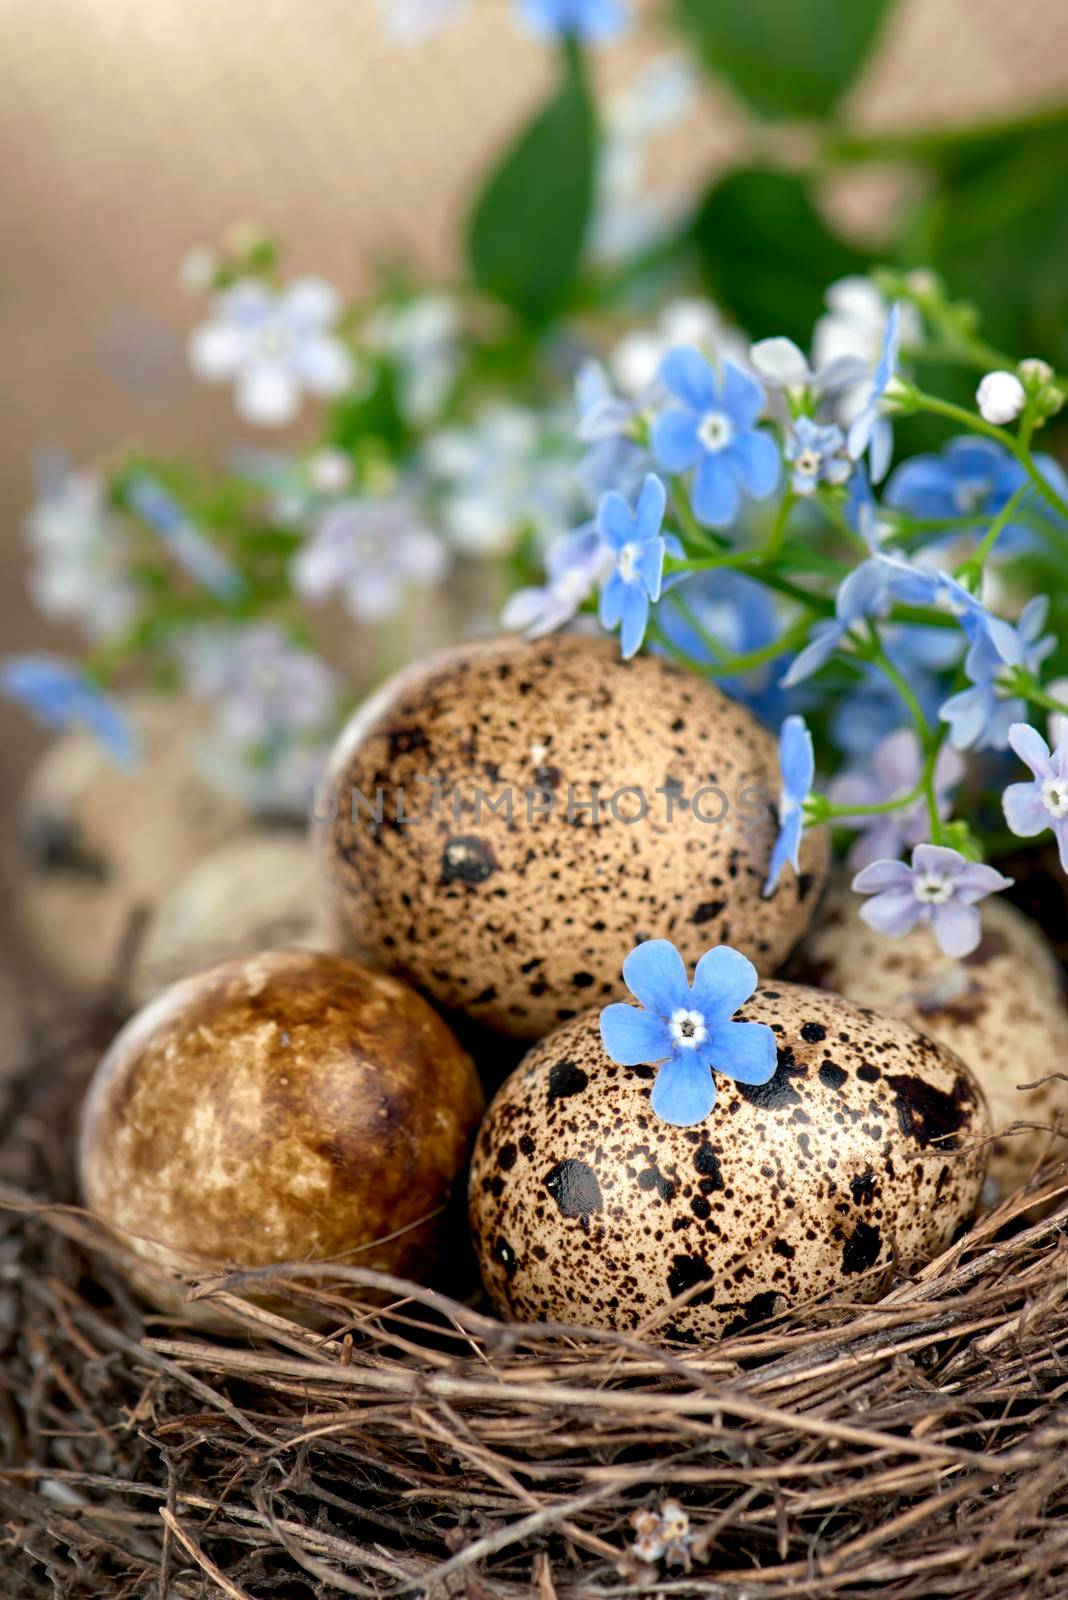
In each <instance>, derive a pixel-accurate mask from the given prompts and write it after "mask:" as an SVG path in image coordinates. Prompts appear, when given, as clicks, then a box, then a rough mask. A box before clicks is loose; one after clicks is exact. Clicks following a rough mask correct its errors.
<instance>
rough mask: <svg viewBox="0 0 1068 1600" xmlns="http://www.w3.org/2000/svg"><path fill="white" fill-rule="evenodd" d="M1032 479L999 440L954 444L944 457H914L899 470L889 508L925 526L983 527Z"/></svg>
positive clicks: (888, 492)
mask: <svg viewBox="0 0 1068 1600" xmlns="http://www.w3.org/2000/svg"><path fill="white" fill-rule="evenodd" d="M1025 477H1026V474H1025V473H1024V470H1023V468H1022V467H1021V466H1019V465H1018V464H1017V463H1016V462H1015V461H1013V459H1012V457H1011V456H1010V455H1009V453H1008V451H1007V450H1003V449H1002V447H1001V445H999V444H997V443H996V441H995V440H993V439H975V438H972V437H971V436H967V435H966V436H965V437H964V438H962V439H951V440H950V441H949V443H948V444H947V445H946V446H945V448H944V449H943V451H942V453H941V455H937V456H936V455H919V456H913V457H912V459H911V461H906V462H905V463H904V464H903V465H902V466H900V467H897V468H895V470H894V472H893V474H892V476H891V478H890V481H889V483H888V484H887V486H886V503H887V505H889V506H893V507H894V509H895V510H897V511H905V512H907V513H908V515H909V516H910V517H919V518H922V519H923V520H924V521H928V520H938V519H941V518H943V517H954V518H955V517H973V516H974V518H975V520H976V524H977V525H979V524H982V523H983V522H984V521H986V520H988V519H989V518H990V517H992V516H994V515H996V512H997V510H999V509H1000V507H1001V506H1003V505H1004V504H1005V501H1006V500H1007V499H1008V497H1009V495H1011V494H1012V493H1013V492H1014V491H1015V490H1016V489H1017V488H1018V487H1019V485H1020V483H1022V482H1023V481H1024V479H1025Z"/></svg>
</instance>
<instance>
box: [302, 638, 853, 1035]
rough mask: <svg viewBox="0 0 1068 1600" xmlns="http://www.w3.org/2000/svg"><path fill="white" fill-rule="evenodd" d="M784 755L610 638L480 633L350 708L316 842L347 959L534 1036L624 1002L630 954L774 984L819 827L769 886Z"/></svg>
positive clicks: (746, 718) (795, 928)
mask: <svg viewBox="0 0 1068 1600" xmlns="http://www.w3.org/2000/svg"><path fill="white" fill-rule="evenodd" d="M779 788H780V777H779V767H778V754H777V745H776V741H775V739H774V738H773V737H772V735H771V734H770V733H769V732H768V731H767V730H766V729H764V728H763V727H761V726H760V724H759V723H758V722H757V721H756V720H755V719H754V717H753V716H752V715H751V714H750V712H749V711H748V710H746V709H745V708H744V707H743V706H740V705H738V704H737V703H736V702H735V701H732V700H730V699H728V698H727V696H725V695H724V694H722V693H721V692H720V690H718V689H717V688H716V687H715V686H714V685H713V684H711V683H710V682H708V681H707V680H705V679H702V678H700V677H698V676H696V675H695V674H694V673H692V672H687V671H684V670H682V669H681V668H679V667H677V666H675V665H673V664H671V663H669V662H667V661H664V660H661V659H660V658H658V657H655V656H644V657H639V658H637V659H635V660H633V661H629V662H624V661H622V660H621V659H620V656H619V646H618V642H617V641H616V640H609V639H593V638H589V637H586V636H579V635H569V636H564V637H560V638H555V639H551V640H540V641H537V642H530V641H526V640H523V639H518V638H515V637H509V638H503V639H493V640H481V641H478V642H476V643H474V644H469V645H464V646H462V647H460V648H458V649H453V650H451V651H447V652H445V653H444V654H442V655H439V656H436V657H433V658H432V659H430V660H428V661H425V662H422V663H417V664H416V665H415V666H413V667H409V668H407V669H406V670H405V671H403V672H402V673H400V674H399V675H398V676H397V677H395V678H394V679H392V680H391V681H390V682H389V683H387V684H386V685H385V686H384V687H383V688H382V689H381V690H380V691H379V692H378V693H377V694H376V695H375V696H373V697H372V699H371V700H369V701H368V702H367V704H366V705H365V706H364V707H363V708H362V709H361V710H360V711H358V712H357V713H356V715H355V717H354V718H353V720H352V721H351V722H350V724H349V726H348V727H347V729H346V730H345V731H344V733H343V734H342V736H341V738H340V739H339V741H338V744H337V746H336V748H335V750H334V753H333V755H332V757H331V760H330V762H329V763H328V767H327V771H326V773H325V775H324V778H323V780H322V782H321V785H320V788H319V792H318V796H317V800H316V806H315V818H314V821H313V824H312V833H313V837H314V839H315V842H316V848H317V853H318V857H319V863H320V867H321V869H322V870H321V878H322V881H323V883H324V885H325V887H326V893H327V897H328V899H329V901H330V904H331V908H332V911H333V913H334V916H335V918H336V920H337V922H338V923H339V925H340V928H341V931H342V934H343V936H344V938H345V939H346V941H347V942H348V945H349V947H350V948H351V949H353V950H354V951H356V952H357V953H359V954H361V955H364V956H366V957H367V958H368V959H370V960H372V961H374V962H375V963H376V964H377V965H380V966H383V967H385V968H387V969H389V970H391V971H394V972H396V973H398V974H399V975H401V976H403V977H406V978H409V979H410V980H411V981H412V982H414V983H415V984H416V985H417V986H418V987H419V988H420V989H422V990H423V991H424V992H426V993H427V994H429V995H430V997H431V998H432V999H433V1000H435V1001H437V1002H438V1003H440V1004H441V1005H442V1006H444V1007H446V1008H448V1009H449V1010H455V1011H462V1012H466V1013H467V1014H468V1015H470V1016H471V1017H473V1018H475V1019H477V1020H478V1021H479V1022H481V1023H483V1024H486V1025H488V1026H489V1027H492V1028H495V1029H497V1030H500V1031H503V1032H505V1033H508V1034H511V1035H513V1036H514V1037H516V1038H530V1039H533V1038H540V1037H542V1036H543V1035H544V1034H545V1033H547V1032H548V1031H549V1030H550V1029H552V1028H554V1027H555V1026H556V1025H557V1024H558V1023H559V1022H561V1021H564V1020H565V1019H567V1018H569V1017H572V1016H574V1015H576V1014H577V1013H578V1012H580V1011H584V1010H586V1008H587V1007H589V1006H590V1005H592V1004H603V1003H604V1001H605V1000H607V999H611V998H615V997H617V996H621V995H622V994H623V992H624V991H623V988H622V980H621V977H620V970H621V967H622V962H623V958H624V956H625V955H626V954H627V952H628V950H629V949H630V948H631V947H632V945H633V944H634V942H635V935H636V930H639V931H644V933H645V935H646V936H647V937H655V938H668V939H671V940H672V941H673V942H674V943H675V944H676V945H677V947H678V948H679V949H680V950H681V951H682V954H683V956H684V957H685V958H686V959H687V960H689V961H691V962H692V961H696V960H697V958H698V957H699V956H700V955H702V954H703V952H704V951H705V950H707V949H708V948H709V946H710V945H713V944H717V943H730V944H731V945H733V946H734V947H735V948H736V949H739V950H741V951H743V952H744V953H745V954H746V955H748V956H750V957H751V958H752V959H753V960H754V961H755V962H757V963H758V965H759V967H760V968H761V970H763V971H766V972H767V971H774V970H775V968H776V967H778V966H779V965H780V964H781V963H782V962H783V961H784V960H785V958H786V956H787V955H788V953H789V951H790V949H791V948H792V947H793V945H794V944H796V942H797V940H798V939H799V938H800V936H801V935H802V933H803V932H804V930H805V928H806V927H807V925H808V922H809V919H810V917H811V915H812V912H813V909H814V907H815V905H816V903H817V901H818V898H819V893H820V889H821V887H822V884H823V881H824V877H825V874H826V867H827V852H828V845H827V839H826V837H825V833H824V831H823V830H820V829H816V830H811V831H810V832H809V833H808V834H807V835H806V837H805V840H804V843H803V845H802V852H801V861H800V867H801V870H800V874H799V875H798V874H795V873H794V871H793V869H792V868H789V867H788V868H787V869H786V870H785V871H784V872H783V874H782V877H781V879H780V881H779V884H778V887H777V889H776V890H775V892H774V894H773V895H771V896H770V897H769V898H768V899H764V898H763V896H762V893H761V890H762V887H763V884H764V881H765V878H766V876H767V871H768V864H769V860H770V856H771V850H772V845H773V843H774V841H775V837H776V833H777V830H778V819H777V814H776V806H777V803H778V796H779Z"/></svg>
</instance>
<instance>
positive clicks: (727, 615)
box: [656, 567, 786, 727]
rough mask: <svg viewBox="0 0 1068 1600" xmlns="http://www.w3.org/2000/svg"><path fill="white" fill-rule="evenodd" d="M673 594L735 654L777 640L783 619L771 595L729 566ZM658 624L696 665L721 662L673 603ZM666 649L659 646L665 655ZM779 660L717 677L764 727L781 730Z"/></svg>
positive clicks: (700, 575)
mask: <svg viewBox="0 0 1068 1600" xmlns="http://www.w3.org/2000/svg"><path fill="white" fill-rule="evenodd" d="M666 587H667V586H666V585H665V589H666ZM672 592H673V593H674V594H676V595H677V596H678V598H679V599H680V600H682V601H684V602H685V605H686V609H687V611H688V612H690V613H691V614H692V615H693V617H694V619H695V620H696V622H697V623H698V624H699V626H700V628H701V630H702V632H703V633H704V634H707V635H709V636H710V637H711V638H712V639H714V640H715V641H716V643H717V644H718V645H720V646H721V647H722V649H723V650H725V651H727V652H729V653H730V654H731V655H748V654H749V653H750V652H751V651H754V650H763V649H764V648H765V647H766V646H767V645H769V644H771V643H772V641H773V640H774V639H775V638H777V636H778V633H779V620H778V617H777V615H776V612H775V606H774V603H773V602H772V599H771V596H770V594H769V593H768V590H767V589H766V588H765V586H764V584H762V583H758V582H757V581H756V579H755V578H747V577H746V576H745V574H744V573H741V572H733V571H731V569H730V568H729V567H722V568H719V569H717V570H716V571H713V572H698V573H695V574H694V575H693V577H689V578H685V579H684V580H683V582H682V583H680V584H679V586H678V588H677V589H675V590H673V591H672ZM656 620H657V624H658V626H659V628H660V631H661V632H662V633H663V634H664V635H665V637H666V638H667V639H668V640H669V641H670V642H671V644H673V645H675V647H676V648H677V649H679V650H681V651H683V652H684V654H686V655H687V656H689V657H690V659H691V660H692V661H695V662H697V663H698V664H699V665H701V666H706V667H712V666H715V665H716V663H717V661H718V660H719V657H718V656H716V655H715V654H714V653H713V652H712V650H711V649H710V648H709V646H708V644H707V643H706V640H705V638H704V637H702V632H698V629H697V628H696V627H694V626H693V624H692V623H691V622H690V621H689V619H688V617H687V616H686V615H685V614H684V612H683V611H681V610H679V609H678V608H677V607H676V606H674V605H672V604H671V603H670V601H669V600H667V599H665V601H664V602H663V603H662V604H661V606H660V608H659V610H658V611H657V614H656ZM664 648H665V647H664V646H663V645H658V646H656V649H657V650H658V651H660V652H661V653H663V651H664ZM781 660H782V657H779V659H778V661H769V662H768V663H767V664H766V665H764V666H760V667H757V668H755V669H754V670H753V671H751V672H746V673H743V674H741V675H740V676H738V677H731V678H721V677H717V678H716V685H717V687H718V688H720V689H722V690H723V692H724V694H728V695H730V697H731V698H732V699H733V700H740V701H741V702H742V704H743V705H747V706H748V707H749V708H750V710H752V711H755V712H756V714H757V716H758V717H759V718H760V719H761V721H762V722H765V723H767V724H769V725H773V726H775V727H778V726H779V724H780V722H781V721H782V719H783V716H784V715H785V712H786V697H785V695H784V694H783V693H782V691H781V689H780V688H779V685H778V683H777V682H776V678H777V677H778V669H779V662H781Z"/></svg>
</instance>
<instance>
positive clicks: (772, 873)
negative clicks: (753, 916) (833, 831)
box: [760, 811, 801, 900]
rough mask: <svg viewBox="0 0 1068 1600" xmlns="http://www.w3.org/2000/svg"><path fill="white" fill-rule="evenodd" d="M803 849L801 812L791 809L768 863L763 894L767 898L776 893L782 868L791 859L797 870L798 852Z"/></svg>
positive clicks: (784, 819) (784, 820) (785, 818)
mask: <svg viewBox="0 0 1068 1600" xmlns="http://www.w3.org/2000/svg"><path fill="white" fill-rule="evenodd" d="M800 849H801V813H800V811H791V812H790V814H789V816H786V817H784V818H783V822H782V827H781V828H780V829H779V837H778V838H777V839H776V841H775V844H774V845H773V847H772V851H771V860H770V862H769V863H768V875H767V877H766V878H765V879H764V887H763V889H761V891H760V892H761V895H762V896H763V898H764V899H765V900H767V899H769V898H770V897H771V895H773V894H774V893H775V890H776V888H777V887H778V883H779V878H780V876H781V874H782V869H783V867H785V865H786V863H787V862H788V861H789V862H790V864H791V865H792V866H793V869H794V871H795V872H796V871H797V860H798V854H799V852H800Z"/></svg>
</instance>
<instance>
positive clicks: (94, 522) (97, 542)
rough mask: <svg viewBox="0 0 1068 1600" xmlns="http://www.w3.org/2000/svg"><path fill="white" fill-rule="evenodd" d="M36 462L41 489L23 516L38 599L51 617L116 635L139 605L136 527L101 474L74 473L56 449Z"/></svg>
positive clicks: (93, 635) (94, 634)
mask: <svg viewBox="0 0 1068 1600" xmlns="http://www.w3.org/2000/svg"><path fill="white" fill-rule="evenodd" d="M34 465H35V469H36V476H37V478H38V482H39V485H40V491H41V492H40V496H39V498H38V499H37V500H36V501H35V503H34V505H33V507H32V508H31V510H30V512H29V514H28V515H27V517H26V522H25V535H26V543H27V544H28V546H29V548H30V554H31V558H32V565H31V568H30V572H29V575H28V579H27V583H28V587H29V591H30V594H31V596H32V598H33V602H34V604H35V605H36V607H37V609H38V610H39V611H40V612H41V613H42V614H43V615H44V616H46V617H48V618H49V619H50V620H51V621H54V622H76V623H78V625H79V626H80V627H82V628H83V629H84V630H85V632H86V633H87V634H88V636H89V638H90V639H93V640H101V639H113V638H115V637H116V635H118V634H121V633H123V632H124V631H125V629H127V628H128V627H129V626H130V625H131V623H132V622H133V621H134V619H135V618H136V616H137V613H138V610H139V606H140V597H139V595H138V591H137V588H136V585H135V584H134V583H133V581H132V580H131V577H130V572H131V568H132V567H133V565H134V559H133V556H134V552H133V550H132V549H131V539H130V530H129V529H128V528H127V527H126V526H125V525H124V524H123V523H121V522H120V520H119V518H118V517H116V515H115V513H114V512H113V510H112V509H111V507H110V506H109V504H108V493H107V485H106V484H105V482H104V481H103V479H102V478H101V477H99V476H98V475H97V474H96V473H94V472H75V471H73V470H72V468H71V465H70V463H69V462H68V461H67V459H66V458H65V457H62V456H58V455H53V454H49V455H47V456H43V457H41V458H39V459H38V460H37V461H35V463H34Z"/></svg>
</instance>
